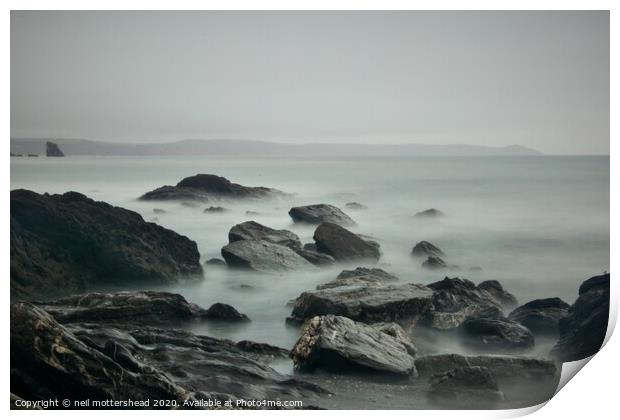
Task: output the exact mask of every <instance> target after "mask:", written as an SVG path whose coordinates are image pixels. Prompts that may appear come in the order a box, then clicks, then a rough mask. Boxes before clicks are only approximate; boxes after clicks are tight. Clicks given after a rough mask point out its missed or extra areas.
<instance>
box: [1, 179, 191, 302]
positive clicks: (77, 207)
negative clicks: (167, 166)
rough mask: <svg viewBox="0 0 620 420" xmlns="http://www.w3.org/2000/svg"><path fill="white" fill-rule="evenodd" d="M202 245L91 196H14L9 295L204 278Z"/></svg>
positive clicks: (14, 193)
mask: <svg viewBox="0 0 620 420" xmlns="http://www.w3.org/2000/svg"><path fill="white" fill-rule="evenodd" d="M199 259H200V254H199V253H198V248H197V246H196V243H195V242H194V241H192V240H190V239H188V238H187V237H185V236H182V235H179V234H177V233H176V232H174V231H172V230H169V229H166V228H163V227H161V226H159V225H156V224H154V223H147V222H145V221H144V219H142V217H141V216H140V215H139V214H138V213H135V212H133V211H130V210H126V209H123V208H120V207H114V206H111V205H109V204H107V203H104V202H101V201H94V200H91V199H90V198H87V197H86V196H84V195H82V194H79V193H76V192H68V193H65V194H62V195H56V194H54V195H49V194H37V193H35V192H32V191H27V190H14V191H11V295H12V296H13V297H18V298H41V297H47V296H62V295H67V294H71V293H80V292H84V291H86V290H88V289H89V288H90V287H101V286H106V287H107V286H127V285H130V286H135V285H140V284H173V283H176V282H177V281H178V279H179V278H180V277H187V278H189V277H191V278H202V267H201V265H200V261H199Z"/></svg>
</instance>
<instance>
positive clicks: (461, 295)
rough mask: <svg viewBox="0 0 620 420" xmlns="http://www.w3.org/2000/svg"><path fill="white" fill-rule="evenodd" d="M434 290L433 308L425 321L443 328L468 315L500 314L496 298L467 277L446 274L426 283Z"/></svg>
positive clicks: (499, 306) (432, 325)
mask: <svg viewBox="0 0 620 420" xmlns="http://www.w3.org/2000/svg"><path fill="white" fill-rule="evenodd" d="M427 286H428V287H429V288H430V289H431V290H433V291H434V293H433V310H432V311H430V312H429V314H428V315H427V317H426V319H425V321H426V322H425V323H426V324H427V325H429V326H430V327H432V328H437V329H441V330H446V329H452V328H456V327H458V326H459V325H461V324H462V323H463V322H464V321H465V320H466V319H467V318H468V317H482V316H486V317H501V316H503V312H502V310H501V304H500V303H499V301H497V299H496V298H495V297H494V296H493V295H491V294H490V293H489V292H487V291H486V290H484V289H480V288H479V287H477V286H476V285H475V284H474V283H473V282H471V281H469V280H467V279H459V278H456V277H455V278H449V277H446V278H444V279H443V280H441V281H438V282H435V283H431V284H429V285H427Z"/></svg>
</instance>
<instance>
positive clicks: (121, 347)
mask: <svg viewBox="0 0 620 420" xmlns="http://www.w3.org/2000/svg"><path fill="white" fill-rule="evenodd" d="M269 347H270V349H267V350H269V353H271V354H269V355H267V354H265V352H264V350H265V349H263V346H262V345H256V344H252V343H247V342H246V343H244V344H243V345H241V343H239V345H238V344H236V343H234V342H232V341H228V340H218V339H214V338H210V337H205V336H199V335H194V334H192V333H189V332H184V331H179V330H165V329H160V328H153V327H147V326H144V325H131V326H129V325H126V326H124V327H119V326H116V325H105V324H88V323H74V324H71V323H68V324H63V325H61V324H60V323H58V322H57V321H56V320H55V319H54V318H53V317H52V316H51V315H50V314H49V313H47V312H45V311H43V310H42V309H40V308H38V307H36V306H34V305H32V304H29V303H18V304H14V305H11V360H10V363H11V392H12V393H13V394H15V395H18V396H19V397H20V398H22V399H26V400H32V401H35V400H45V399H50V398H52V399H53V398H58V399H65V398H67V399H70V400H85V399H90V400H91V401H102V400H114V401H127V400H133V401H146V400H150V401H151V407H150V408H152V404H153V400H155V399H157V400H174V401H176V402H177V403H178V406H179V408H192V407H200V405H199V402H200V401H203V400H214V401H221V402H222V403H223V402H224V401H226V400H228V399H232V400H238V399H246V400H263V399H267V400H276V399H286V400H302V401H304V400H307V399H308V398H313V399H316V397H317V396H320V395H321V394H323V393H324V391H323V390H322V389H321V388H318V387H317V386H315V385H311V384H308V383H305V382H302V381H299V380H296V379H293V378H291V377H290V376H286V375H281V374H279V373H278V372H276V371H275V370H273V369H272V368H270V367H269V366H268V364H267V363H268V360H269V359H272V358H273V357H274V355H277V353H274V352H273V349H271V348H272V347H273V346H269ZM185 401H187V403H185ZM184 404H186V405H184ZM233 408H234V407H233Z"/></svg>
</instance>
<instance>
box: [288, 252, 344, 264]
mask: <svg viewBox="0 0 620 420" xmlns="http://www.w3.org/2000/svg"><path fill="white" fill-rule="evenodd" d="M297 253H298V254H299V255H300V256H302V257H304V258H305V259H306V260H308V262H310V263H311V264H314V265H316V266H325V265H333V264H335V263H336V260H335V259H334V257H332V256H331V255H327V254H323V253H322V252H316V251H308V250H307V249H300V250H298V251H297Z"/></svg>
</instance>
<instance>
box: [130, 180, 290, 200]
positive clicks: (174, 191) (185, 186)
mask: <svg viewBox="0 0 620 420" xmlns="http://www.w3.org/2000/svg"><path fill="white" fill-rule="evenodd" d="M286 195H287V194H285V193H283V192H282V191H279V190H276V189H273V188H265V187H246V186H244V185H239V184H235V183H232V182H230V181H229V180H228V179H226V178H224V177H221V176H217V175H209V174H198V175H194V176H190V177H187V178H184V179H182V180H181V181H180V182H179V183H178V184H177V185H176V186H171V185H165V186H163V187H159V188H156V189H155V190H153V191H149V192H147V193H145V194H144V195H142V196H141V197H140V198H139V199H140V200H162V201H165V200H198V201H209V200H211V199H214V200H222V199H226V200H231V199H233V200H234V199H265V198H277V197H285V196H286Z"/></svg>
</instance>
